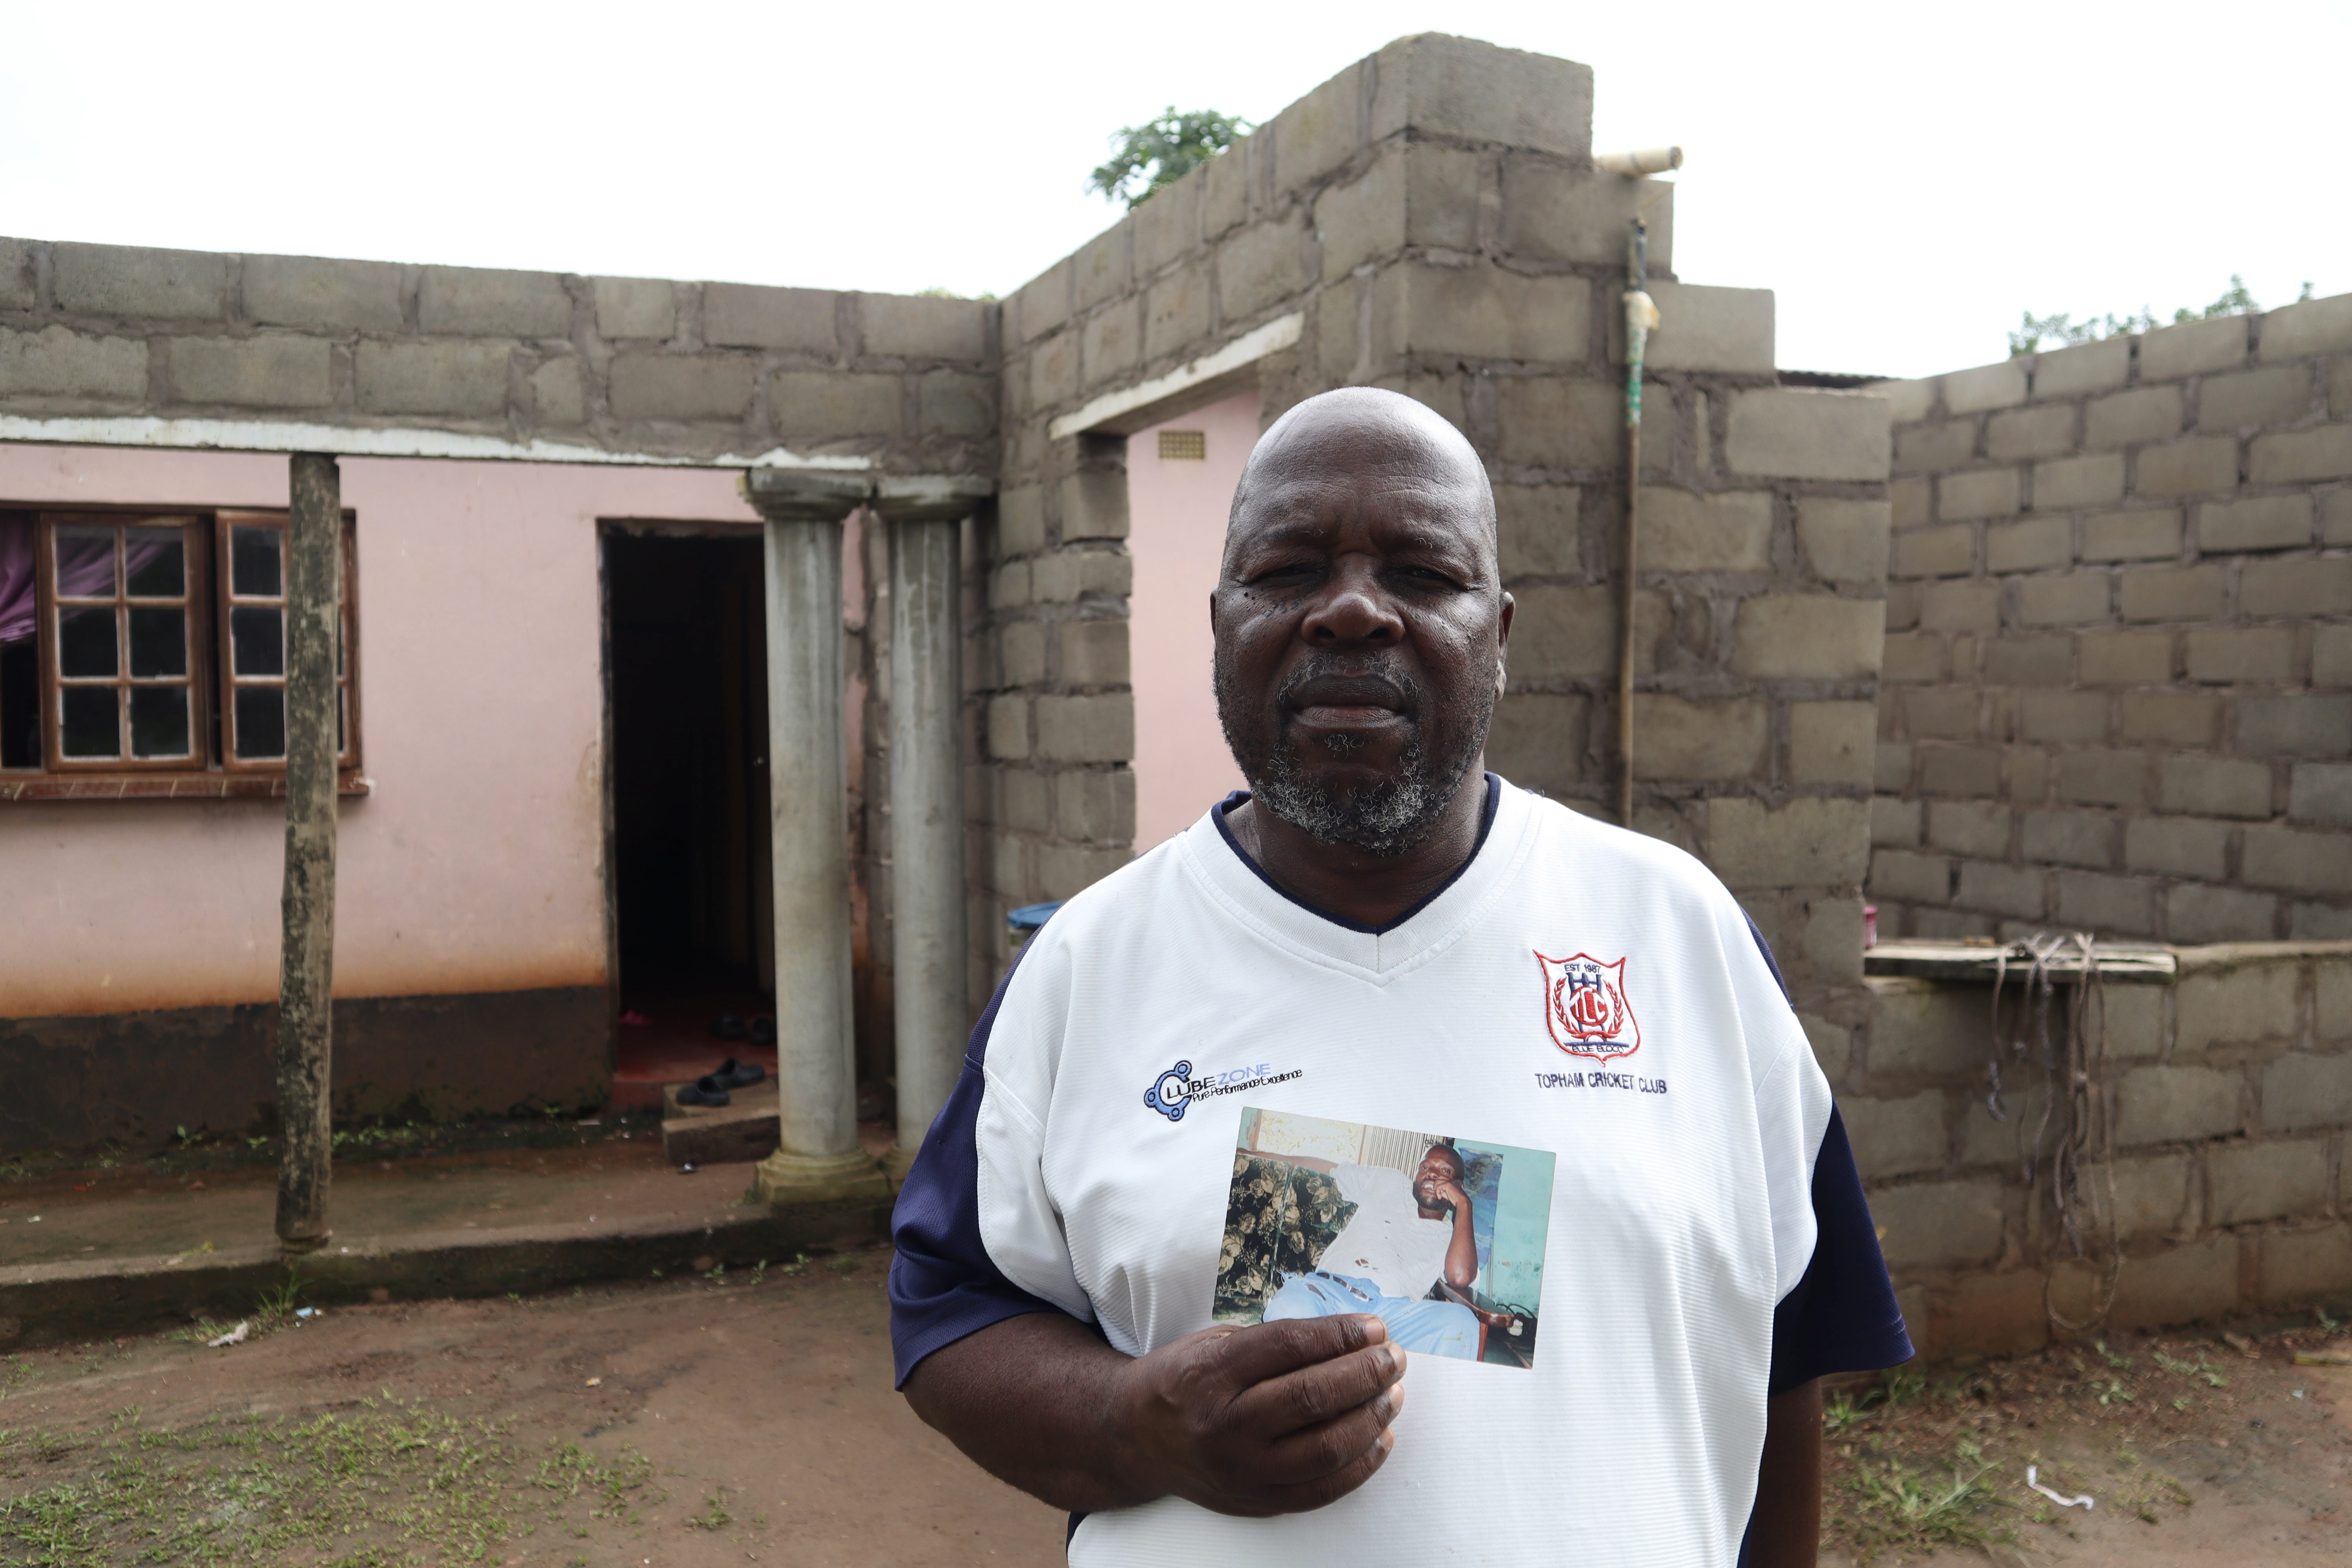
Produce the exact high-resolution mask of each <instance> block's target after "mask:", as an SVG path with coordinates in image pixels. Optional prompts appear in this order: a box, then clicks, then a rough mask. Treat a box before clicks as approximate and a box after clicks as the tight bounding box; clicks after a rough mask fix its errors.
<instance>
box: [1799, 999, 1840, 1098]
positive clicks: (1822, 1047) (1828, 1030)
mask: <svg viewBox="0 0 2352 1568" xmlns="http://www.w3.org/2000/svg"><path fill="white" fill-rule="evenodd" d="M1797 1025H1798V1026H1799V1027H1800V1028H1801V1029H1803V1030H1804V1031H1805V1041H1806V1043H1807V1044H1808V1045H1810V1046H1811V1047H1813V1060H1814V1062H1815V1063H1816V1064H1817V1065H1818V1066H1819V1067H1820V1068H1821V1069H1822V1077H1823V1078H1825V1079H1829V1080H1830V1081H1831V1082H1832V1083H1836V1082H1837V1081H1838V1080H1839V1079H1843V1078H1844V1077H1845V1071H1846V1068H1847V1067H1848V1066H1850V1065H1851V1064H1852V1062H1853V1031H1852V1030H1851V1029H1848V1028H1847V1027H1846V1026H1844V1025H1843V1024H1833V1023H1832V1022H1830V1020H1828V1019H1827V1018H1824V1017H1822V1016H1821V1015H1819V1014H1817V1013H1800V1014H1798V1015H1797Z"/></svg>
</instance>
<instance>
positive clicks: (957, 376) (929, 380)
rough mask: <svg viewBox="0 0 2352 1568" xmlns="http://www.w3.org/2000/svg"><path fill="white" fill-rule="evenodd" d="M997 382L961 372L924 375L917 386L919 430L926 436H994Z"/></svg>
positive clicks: (931, 372)
mask: <svg viewBox="0 0 2352 1568" xmlns="http://www.w3.org/2000/svg"><path fill="white" fill-rule="evenodd" d="M998 384H999V381H998V378H997V377H995V376H992V375H971V374H965V373H964V372H962V371H953V370H931V371H925V372H924V373H923V374H922V376H921V377H920V378H919V380H918V381H917V382H916V384H915V400H916V410H917V418H918V420H919V430H920V433H921V434H923V435H926V436H962V437H972V438H979V437H987V436H993V435H994V434H996V430H997V414H996V389H997V386H998Z"/></svg>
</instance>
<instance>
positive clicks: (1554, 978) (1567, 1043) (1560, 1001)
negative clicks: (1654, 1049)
mask: <svg viewBox="0 0 2352 1568" xmlns="http://www.w3.org/2000/svg"><path fill="white" fill-rule="evenodd" d="M1536 962H1537V963H1538V964H1540V965H1542V966H1543V980H1544V1023H1545V1025H1546V1026H1548V1027H1549V1029H1550V1030H1551V1038H1552V1043H1553V1044H1554V1045H1556V1046H1558V1047H1559V1048H1560V1049H1561V1050H1563V1051H1566V1052H1567V1053H1568V1054H1569V1055H1570V1056H1572V1057H1589V1058H1591V1059H1592V1060H1594V1061H1596V1062H1605V1061H1613V1060H1615V1059H1616V1058H1619V1057H1630V1056H1632V1055H1633V1053H1634V1052H1635V1051H1638V1050H1640V1049H1641V1048H1642V1026H1641V1024H1640V1023H1639V1022H1638V1021H1636V1020H1635V1018H1634V1016H1633V1004H1632V1003H1630V1002H1628V1001H1627V1000H1625V961H1624V960H1623V959H1622V958H1621V959H1618V960H1617V961H1616V962H1614V963H1602V962H1601V960H1599V959H1597V958H1595V957H1593V956H1592V955H1591V953H1587V952H1580V953H1578V954H1577V955H1576V956H1575V957H1573V958H1546V957H1545V956H1544V955H1543V954H1542V953H1540V952H1538V953H1537V954H1536Z"/></svg>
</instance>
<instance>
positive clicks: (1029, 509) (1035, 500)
mask: <svg viewBox="0 0 2352 1568" xmlns="http://www.w3.org/2000/svg"><path fill="white" fill-rule="evenodd" d="M996 547H997V549H998V551H999V552H1002V553H1003V554H1005V555H1026V554H1029V553H1030V552H1033V551H1037V550H1043V549H1044V548H1045V487H1044V486H1042V485H1034V484H1028V485H1014V486H1013V487H1011V488H1010V489H1005V490H1003V491H1002V492H1000V493H999V494H998V496H997V498H996Z"/></svg>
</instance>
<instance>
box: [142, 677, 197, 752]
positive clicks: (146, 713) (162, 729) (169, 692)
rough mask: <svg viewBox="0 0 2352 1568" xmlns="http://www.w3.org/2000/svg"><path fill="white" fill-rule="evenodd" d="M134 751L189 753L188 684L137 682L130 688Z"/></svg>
mask: <svg viewBox="0 0 2352 1568" xmlns="http://www.w3.org/2000/svg"><path fill="white" fill-rule="evenodd" d="M187 754H188V689H187V688H186V687H184V686H134V687H132V688H131V755H132V756H134V757H184V756H186V755H187Z"/></svg>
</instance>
